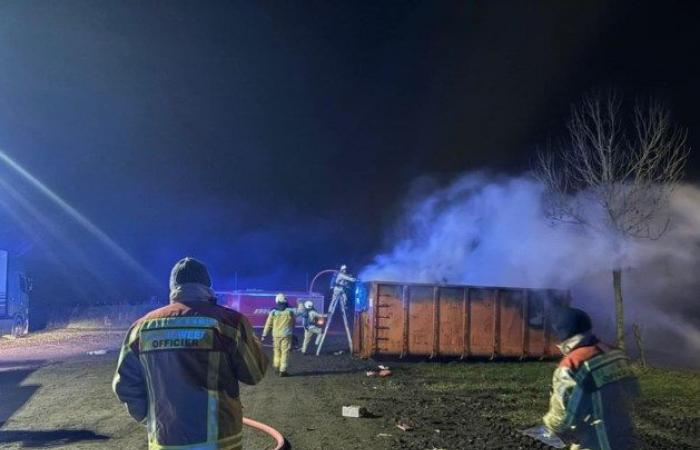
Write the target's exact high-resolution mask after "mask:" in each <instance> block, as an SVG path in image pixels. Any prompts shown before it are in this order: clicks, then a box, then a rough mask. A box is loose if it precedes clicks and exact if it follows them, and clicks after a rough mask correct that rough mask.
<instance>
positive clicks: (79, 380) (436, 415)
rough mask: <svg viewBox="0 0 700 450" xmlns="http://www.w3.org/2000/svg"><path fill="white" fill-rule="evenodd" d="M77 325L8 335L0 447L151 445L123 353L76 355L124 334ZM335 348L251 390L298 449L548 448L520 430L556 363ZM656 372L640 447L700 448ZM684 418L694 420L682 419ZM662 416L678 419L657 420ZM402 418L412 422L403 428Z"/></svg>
mask: <svg viewBox="0 0 700 450" xmlns="http://www.w3.org/2000/svg"><path fill="white" fill-rule="evenodd" d="M73 333H74V334H73V337H74V339H72V338H70V337H68V336H67V335H66V334H65V332H59V333H57V334H56V337H57V339H56V340H53V341H52V340H51V339H50V336H49V335H45V336H43V337H36V338H34V339H35V340H34V341H32V342H33V344H31V345H30V344H29V342H30V340H29V339H27V341H25V342H24V343H23V344H18V343H16V342H15V343H13V344H7V343H5V342H2V343H0V361H3V362H2V363H0V396H1V398H2V399H3V401H2V402H0V448H3V449H18V448H45V447H51V448H64V449H96V448H99V449H105V450H109V449H133V450H139V449H146V448H147V446H146V436H145V430H144V428H143V427H142V426H140V425H138V424H136V423H134V422H133V421H132V420H131V419H130V418H129V417H128V416H127V414H126V412H125V411H124V410H123V408H122V406H121V405H120V404H119V403H118V402H117V400H116V398H115V397H114V394H113V393H112V392H111V386H110V381H111V378H112V374H113V370H114V367H115V364H116V358H117V353H116V351H109V352H107V353H106V354H104V355H98V356H89V355H86V354H85V351H84V350H81V351H78V350H80V349H85V348H92V347H91V346H92V344H97V343H99V345H95V346H94V347H97V348H108V349H109V348H117V346H118V344H119V341H120V340H121V333H111V334H109V335H110V336H112V337H111V338H109V339H108V338H106V337H105V336H107V334H108V333H105V332H86V331H82V332H73ZM90 333H94V334H92V335H91V334H90ZM90 336H93V337H94V339H97V342H92V339H93V338H91V337H90ZM100 339H102V340H101V341H100ZM57 342H60V343H57ZM328 344H330V345H328V347H327V348H328V350H329V353H328V354H326V355H322V356H321V357H315V356H302V355H300V354H299V353H294V354H293V356H292V362H291V367H290V372H291V374H292V376H291V377H289V378H279V377H276V376H275V375H273V374H272V373H268V375H267V376H266V377H265V379H264V380H263V381H262V382H261V383H260V384H259V385H258V386H252V387H251V386H242V390H241V396H242V401H243V404H244V414H245V415H246V416H248V417H251V418H253V419H256V420H259V421H262V422H264V423H267V424H269V425H271V426H273V427H275V428H277V429H278V430H279V431H280V432H282V434H284V435H285V436H286V437H287V439H288V440H289V442H290V443H291V444H292V448H294V449H302V450H322V449H323V450H328V449H334V450H336V449H337V450H346V449H347V450H351V449H366V448H372V449H373V450H383V449H406V450H436V449H445V450H447V449H449V450H461V449H472V448H473V449H531V448H544V447H543V446H542V445H540V444H539V443H537V442H534V441H532V440H530V439H529V438H526V437H524V436H522V435H520V434H518V432H517V430H518V429H522V428H526V427H528V426H530V425H534V424H535V423H536V422H537V420H538V418H539V417H540V416H541V414H542V413H543V412H544V410H545V409H546V403H547V393H548V390H549V377H550V376H551V370H552V368H553V364H552V363H547V362H523V363H515V362H512V363H494V362H473V363H426V362H422V363H407V362H402V363H388V364H389V365H390V366H391V368H392V370H393V372H394V373H393V376H391V377H388V378H376V377H372V378H370V377H367V376H366V374H365V372H366V370H368V369H370V368H374V367H375V366H376V364H377V363H375V362H372V361H363V360H358V359H353V358H350V357H349V355H348V354H347V352H345V353H343V354H340V355H334V354H333V353H332V352H333V351H334V350H338V349H339V348H342V339H337V338H336V339H331V340H330V342H328ZM53 345H57V346H58V348H63V347H67V348H68V349H72V350H70V351H68V350H65V349H64V350H60V351H57V354H59V355H61V357H60V358H48V357H49V356H51V352H49V351H46V349H53V348H54V347H53ZM17 346H26V347H33V346H38V347H42V348H44V350H41V349H37V350H32V351H30V352H28V354H30V355H35V356H37V359H34V360H29V361H26V360H25V361H21V358H18V356H21V355H22V353H21V352H20V353H19V354H18V352H19V350H18V349H17V348H18V347H17ZM83 346H85V347H83ZM266 350H269V348H267V349H266ZM324 350H325V349H324ZM10 354H11V355H13V358H14V359H13V362H9V358H8V357H7V355H10ZM66 354H68V355H70V356H65V355H66ZM76 354H78V356H76ZM39 356H41V357H40V358H39ZM655 376H659V377H661V378H659V379H658V380H654V379H653V378H649V383H651V382H652V381H653V384H649V386H650V388H653V389H656V388H655V387H654V386H657V385H658V386H660V388H663V389H665V391H663V392H661V391H659V392H660V394H663V395H659V397H658V398H657V397H654V396H650V397H649V398H648V399H647V400H645V403H644V409H643V411H642V419H643V420H645V422H644V423H646V424H647V429H645V432H644V443H643V444H640V448H644V449H662V448H674V449H683V448H698V447H697V446H695V447H694V446H693V444H692V443H693V442H699V440H698V439H697V438H698V418H697V414H695V415H694V416H693V417H687V415H688V411H692V409H689V408H694V407H692V404H693V401H692V399H690V400H688V399H687V398H686V399H684V398H682V397H681V396H683V395H685V396H687V395H688V390H687V388H686V389H685V390H674V386H672V385H669V384H668V383H666V382H665V379H666V378H665V377H668V376H667V375H666V374H665V372H660V371H659V372H657V373H656V375H655ZM697 381H698V378H697V374H696V373H688V374H687V378H686V379H685V381H684V383H686V386H695V387H696V388H697V386H698V384H699V383H698V382H697ZM677 391H678V392H677ZM681 391H682V392H681ZM683 401H685V403H683ZM659 402H660V403H659ZM686 403H687V404H686ZM343 405H359V406H364V407H366V408H367V410H368V411H369V413H370V417H367V418H360V419H355V418H344V417H342V416H341V408H342V406H343ZM667 413H668V414H674V415H675V416H666V415H665V414H667ZM679 415H681V416H684V417H685V418H684V420H682V421H678V420H676V419H677V418H678V416H679ZM659 417H668V420H669V421H670V422H669V423H668V424H666V425H664V426H663V427H661V428H660V427H657V422H658V420H657V419H658V418H659ZM686 422H687V423H686ZM399 423H401V424H407V425H410V426H412V427H414V428H413V429H412V430H410V431H402V430H400V429H399V428H397V426H396V425H397V424H399ZM677 423H680V425H681V426H680V428H678V429H676V430H672V431H673V433H675V436H676V437H677V439H674V438H672V437H669V436H673V434H668V433H667V434H664V433H660V432H658V430H659V429H669V427H671V426H675V424H677ZM244 443H245V448H247V449H269V448H272V446H271V441H270V439H269V438H267V437H266V436H264V435H261V434H260V433H258V432H255V431H252V430H246V434H245V440H244Z"/></svg>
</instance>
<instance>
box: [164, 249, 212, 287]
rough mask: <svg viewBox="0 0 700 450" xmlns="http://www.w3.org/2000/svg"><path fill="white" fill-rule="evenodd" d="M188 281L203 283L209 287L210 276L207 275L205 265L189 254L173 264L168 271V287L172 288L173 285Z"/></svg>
mask: <svg viewBox="0 0 700 450" xmlns="http://www.w3.org/2000/svg"><path fill="white" fill-rule="evenodd" d="M188 283H197V284H203V285H204V286H206V287H211V277H209V271H208V270H207V266H205V265H204V263H202V262H201V261H198V260H196V259H194V258H190V257H189V256H188V257H186V258H182V259H181V260H180V261H178V262H177V263H175V265H174V266H173V270H172V271H171V272H170V289H173V288H174V286H177V285H182V284H188Z"/></svg>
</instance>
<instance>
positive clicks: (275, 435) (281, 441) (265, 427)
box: [243, 417, 289, 450]
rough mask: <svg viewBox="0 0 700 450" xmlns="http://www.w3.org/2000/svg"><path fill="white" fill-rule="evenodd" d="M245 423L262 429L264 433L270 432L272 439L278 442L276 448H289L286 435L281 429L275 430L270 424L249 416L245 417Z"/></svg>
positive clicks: (282, 449)
mask: <svg viewBox="0 0 700 450" xmlns="http://www.w3.org/2000/svg"><path fill="white" fill-rule="evenodd" d="M243 425H247V426H249V427H251V428H255V429H256V430H258V431H262V432H263V433H266V434H269V435H270V437H272V439H274V440H275V442H276V445H277V446H276V447H275V450H285V449H288V448H289V447H288V445H287V441H286V439H284V436H282V433H280V432H279V431H277V430H275V429H274V428H272V427H271V426H269V425H265V424H264V423H261V422H258V421H257V420H253V419H249V418H247V417H244V418H243Z"/></svg>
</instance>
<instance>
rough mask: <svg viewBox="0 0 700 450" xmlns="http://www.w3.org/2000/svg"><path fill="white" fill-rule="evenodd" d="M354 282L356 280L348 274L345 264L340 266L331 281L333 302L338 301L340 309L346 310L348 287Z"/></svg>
mask: <svg viewBox="0 0 700 450" xmlns="http://www.w3.org/2000/svg"><path fill="white" fill-rule="evenodd" d="M355 281H357V279H356V278H353V277H352V276H350V275H349V274H348V266H346V265H345V264H343V265H342V266H340V270H339V271H338V273H337V274H336V275H335V278H334V279H333V301H340V302H341V305H342V307H343V308H346V307H347V301H348V294H347V290H348V289H350V286H352V283H354V282H355ZM331 303H332V302H331Z"/></svg>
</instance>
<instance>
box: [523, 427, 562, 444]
mask: <svg viewBox="0 0 700 450" xmlns="http://www.w3.org/2000/svg"><path fill="white" fill-rule="evenodd" d="M520 432H521V433H522V434H524V435H525V436H529V437H531V438H533V439H537V440H538V441H540V442H542V443H545V444H547V445H549V446H551V447H554V448H564V447H566V444H564V441H562V440H561V439H559V436H557V435H556V434H554V433H550V432H549V430H547V428H545V426H544V425H538V426H536V427H532V428H528V429H526V430H522V431H520Z"/></svg>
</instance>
